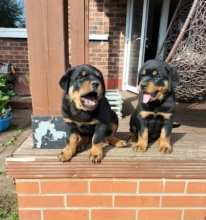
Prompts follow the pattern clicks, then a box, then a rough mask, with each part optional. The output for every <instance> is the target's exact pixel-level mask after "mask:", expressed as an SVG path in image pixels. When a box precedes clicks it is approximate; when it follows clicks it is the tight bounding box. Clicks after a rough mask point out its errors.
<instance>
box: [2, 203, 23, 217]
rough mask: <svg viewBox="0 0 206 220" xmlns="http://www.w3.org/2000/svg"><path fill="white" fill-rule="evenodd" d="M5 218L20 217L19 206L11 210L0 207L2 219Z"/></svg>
mask: <svg viewBox="0 0 206 220" xmlns="http://www.w3.org/2000/svg"><path fill="white" fill-rule="evenodd" d="M5 219H7V220H18V219H19V214H18V208H17V206H16V207H15V208H14V209H13V210H12V211H11V212H8V211H7V210H1V209H0V220H5Z"/></svg>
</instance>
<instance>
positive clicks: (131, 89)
mask: <svg viewBox="0 0 206 220" xmlns="http://www.w3.org/2000/svg"><path fill="white" fill-rule="evenodd" d="M126 90H128V91H130V92H134V93H136V94H139V89H138V86H136V87H134V86H130V85H126Z"/></svg>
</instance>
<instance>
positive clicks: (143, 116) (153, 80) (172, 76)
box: [127, 60, 179, 153]
mask: <svg viewBox="0 0 206 220" xmlns="http://www.w3.org/2000/svg"><path fill="white" fill-rule="evenodd" d="M178 83H179V76H178V74H177V71H176V69H175V67H173V66H171V65H169V64H168V63H166V62H164V61H161V60H148V61H147V62H146V63H145V64H144V65H143V66H142V68H141V69H140V71H139V76H138V85H139V100H138V105H137V108H136V110H135V112H134V113H133V114H132V116H131V118H130V133H129V135H128V137H127V138H128V140H130V141H134V140H136V139H138V141H137V144H136V146H135V147H134V150H135V151H141V152H144V151H146V150H147V146H148V142H149V141H151V140H155V139H157V138H159V150H160V152H162V153H171V152H172V147H171V144H170V135H171V131H172V128H173V127H175V125H174V126H173V122H174V113H175V93H174V88H175V87H176V86H177V85H178ZM177 126H179V125H177Z"/></svg>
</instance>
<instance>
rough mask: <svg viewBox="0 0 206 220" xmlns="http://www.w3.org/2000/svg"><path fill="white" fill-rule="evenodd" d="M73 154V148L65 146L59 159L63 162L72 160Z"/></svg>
mask: <svg viewBox="0 0 206 220" xmlns="http://www.w3.org/2000/svg"><path fill="white" fill-rule="evenodd" d="M72 156H73V153H72V151H71V150H69V149H66V148H64V149H63V150H62V151H61V153H60V154H59V159H60V161H62V162H66V161H68V162H69V161H70V160H71V158H72Z"/></svg>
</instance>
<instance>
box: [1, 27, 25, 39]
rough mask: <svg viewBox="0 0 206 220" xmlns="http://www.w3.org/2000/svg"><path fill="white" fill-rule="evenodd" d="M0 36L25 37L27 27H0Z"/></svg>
mask: <svg viewBox="0 0 206 220" xmlns="http://www.w3.org/2000/svg"><path fill="white" fill-rule="evenodd" d="M0 38H27V29H26V28H0Z"/></svg>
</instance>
